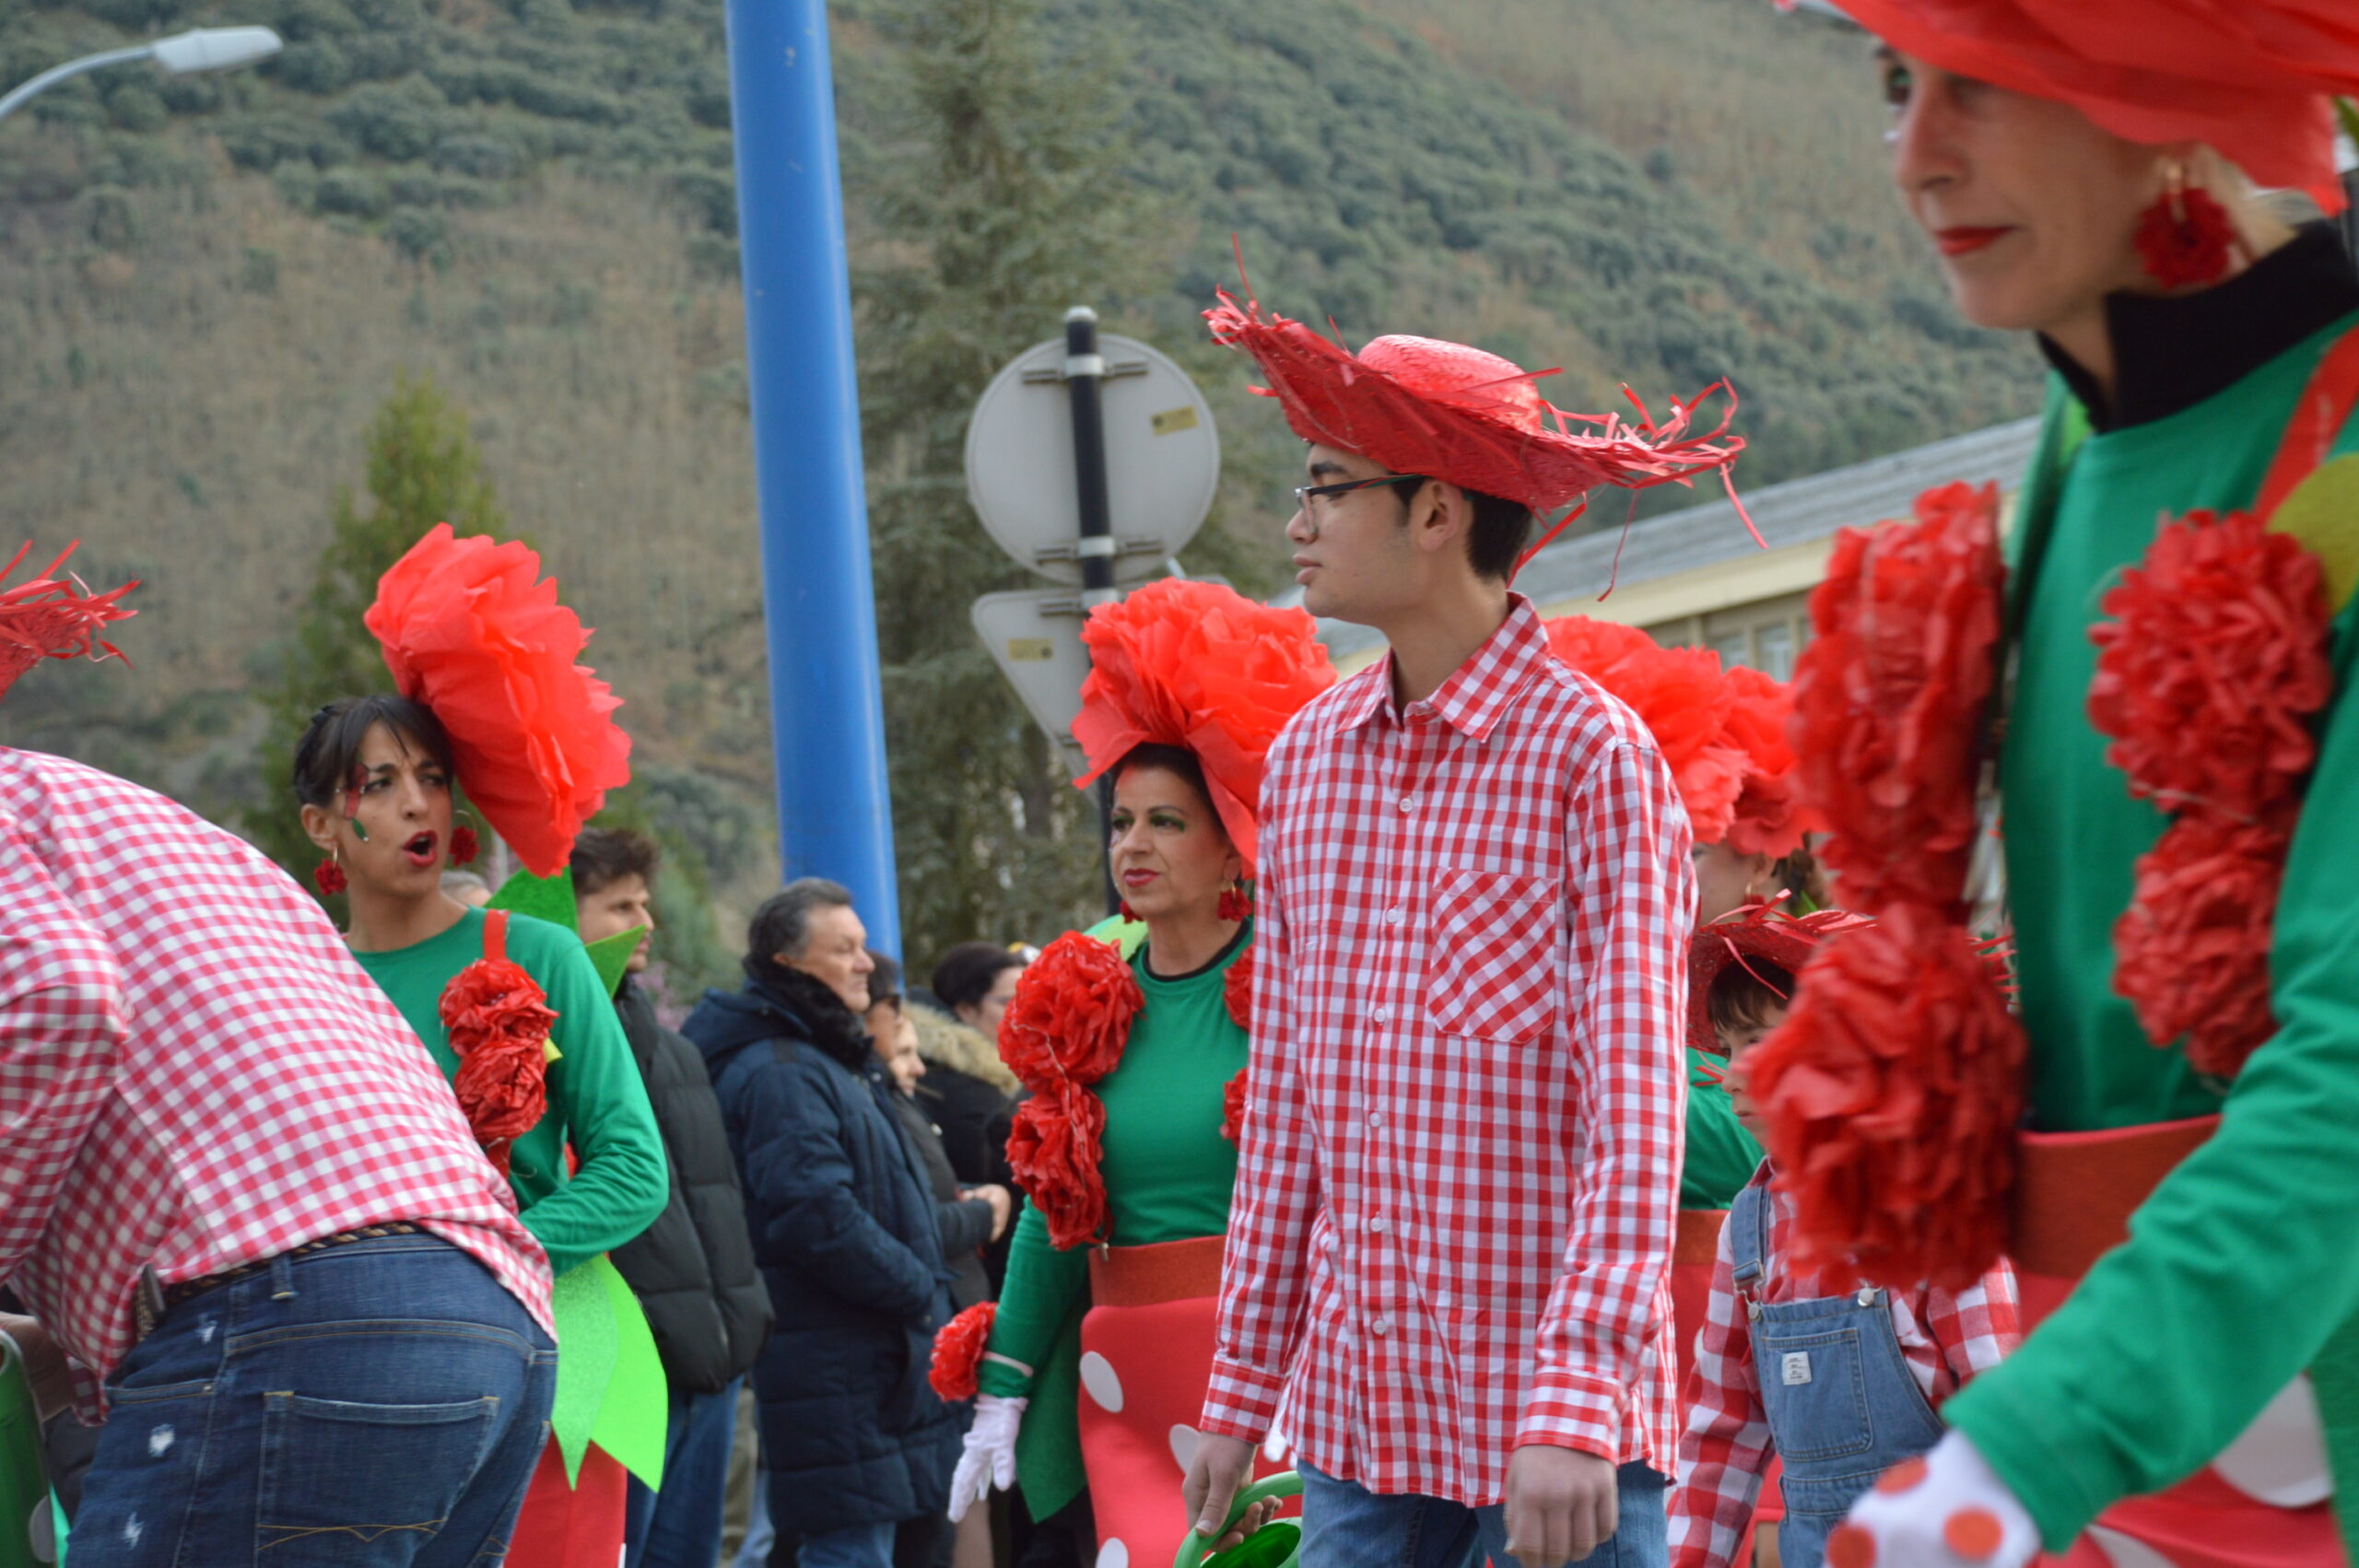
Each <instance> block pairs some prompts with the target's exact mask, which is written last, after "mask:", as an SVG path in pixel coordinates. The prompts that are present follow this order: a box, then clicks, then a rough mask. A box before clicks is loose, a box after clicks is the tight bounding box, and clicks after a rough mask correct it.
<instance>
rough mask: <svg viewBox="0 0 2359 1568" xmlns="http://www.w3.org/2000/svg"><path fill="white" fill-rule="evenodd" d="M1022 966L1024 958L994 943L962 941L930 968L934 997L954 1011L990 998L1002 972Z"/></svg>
mask: <svg viewBox="0 0 2359 1568" xmlns="http://www.w3.org/2000/svg"><path fill="white" fill-rule="evenodd" d="M1023 967H1024V960H1023V959H1021V958H1019V957H1017V956H1016V955H1015V954H1013V953H1010V952H1009V951H1008V950H1007V949H1005V948H1003V947H1002V946H1000V945H999V944H998V943H996V942H960V943H959V944H958V945H957V946H956V947H954V948H952V949H951V950H950V951H949V952H947V953H945V954H943V955H942V962H940V963H939V964H936V965H934V966H933V994H934V995H935V996H937V997H939V998H940V999H941V1000H942V1005H943V1006H945V1007H946V1008H948V1009H950V1010H951V1011H952V1012H957V1011H958V1009H960V1008H962V1007H964V1006H966V1005H967V1004H968V1002H975V1001H980V1000H983V998H985V997H987V996H989V995H991V994H992V984H993V983H994V982H995V981H997V980H998V978H999V977H1000V971H1001V970H1003V969H1021V968H1023Z"/></svg>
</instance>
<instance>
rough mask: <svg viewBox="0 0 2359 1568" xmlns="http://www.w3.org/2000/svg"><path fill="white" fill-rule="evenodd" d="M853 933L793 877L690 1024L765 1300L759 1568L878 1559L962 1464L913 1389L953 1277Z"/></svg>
mask: <svg viewBox="0 0 2359 1568" xmlns="http://www.w3.org/2000/svg"><path fill="white" fill-rule="evenodd" d="M866 939H867V932H866V930H864V928H863V926H862V924H861V921H860V917H859V916H858V915H857V914H855V913H854V912H853V910H852V907H851V895H850V894H849V893H847V892H845V891H844V889H842V888H841V887H839V886H837V885H836V884H835V883H830V882H823V881H820V880H819V879H817V878H816V877H806V878H804V879H803V880H802V881H800V882H796V883H791V884H790V885H789V886H788V887H787V889H786V890H785V891H784V892H783V893H780V894H778V895H774V896H773V897H771V898H770V899H769V901H768V902H767V903H765V904H764V905H763V906H762V907H760V908H759V909H757V910H756V911H755V913H754V919H753V923H752V929H751V930H750V932H749V934H748V940H747V944H746V945H747V952H746V955H745V976H746V979H745V989H743V990H739V991H731V992H722V991H712V992H708V993H707V994H706V997H705V1000H703V1001H702V1002H701V1003H699V1004H698V1008H697V1010H696V1012H694V1013H693V1014H691V1015H690V1017H689V1019H688V1022H687V1036H688V1037H689V1038H690V1039H692V1040H694V1041H695V1042H696V1043H697V1045H698V1048H699V1049H701V1050H702V1051H703V1052H704V1057H705V1065H706V1068H707V1069H708V1071H710V1073H711V1075H712V1081H713V1086H714V1089H715V1090H716V1092H717V1093H718V1094H720V1097H721V1108H722V1117H723V1118H724V1120H725V1121H726V1122H727V1124H728V1128H729V1142H730V1147H731V1148H732V1150H734V1152H735V1153H736V1156H737V1163H738V1168H739V1170H740V1172H741V1173H742V1174H743V1175H744V1176H745V1204H746V1211H747V1217H748V1219H749V1220H750V1221H751V1223H752V1227H753V1233H754V1248H755V1256H756V1258H757V1259H758V1260H759V1262H760V1264H761V1267H762V1277H763V1279H764V1280H765V1281H767V1282H768V1284H769V1289H770V1300H771V1301H772V1302H773V1303H774V1304H775V1305H776V1306H777V1309H778V1326H777V1328H776V1329H775V1331H774V1332H773V1333H772V1334H771V1336H770V1342H769V1347H768V1348H767V1349H766V1350H764V1351H763V1352H762V1355H761V1358H760V1359H759V1360H758V1361H757V1363H755V1366H754V1392H755V1395H756V1397H757V1400H758V1402H759V1405H760V1409H761V1425H762V1448H763V1454H764V1459H765V1463H766V1464H767V1466H768V1472H769V1510H770V1519H771V1521H772V1523H773V1524H774V1525H775V1526H776V1527H777V1529H778V1532H779V1548H778V1550H776V1551H774V1552H773V1554H772V1557H771V1561H772V1562H800V1564H801V1565H802V1568H889V1565H890V1564H891V1562H892V1560H893V1547H894V1531H895V1527H896V1526H897V1525H898V1524H899V1523H900V1522H901V1521H903V1520H926V1521H930V1522H939V1521H942V1520H943V1518H944V1513H943V1511H944V1508H945V1505H946V1504H947V1502H948V1494H949V1486H950V1471H951V1469H952V1467H953V1466H954V1465H955V1464H956V1462H957V1457H958V1447H959V1424H960V1423H959V1421H958V1417H957V1412H956V1411H954V1410H952V1409H951V1407H949V1406H947V1405H945V1404H944V1403H943V1402H942V1400H941V1399H939V1398H936V1397H935V1395H934V1392H933V1389H932V1388H931V1387H928V1386H927V1384H926V1369H927V1364H928V1362H929V1361H930V1359H931V1355H932V1351H933V1335H934V1331H935V1330H936V1329H938V1328H941V1326H942V1325H943V1324H944V1323H945V1322H946V1321H948V1319H949V1316H950V1293H949V1281H950V1274H949V1270H946V1269H945V1268H944V1267H943V1261H942V1244H941V1237H940V1234H939V1231H938V1228H937V1224H936V1218H935V1213H934V1205H933V1192H932V1190H931V1189H930V1188H929V1187H928V1186H927V1183H926V1176H925V1172H924V1171H923V1170H922V1169H921V1167H920V1165H919V1164H918V1161H917V1157H916V1155H915V1154H914V1153H911V1151H910V1146H909V1141H908V1140H907V1139H906V1138H904V1137H903V1136H902V1134H901V1131H900V1129H899V1127H898V1125H897V1124H896V1122H895V1120H894V1113H893V1110H892V1102H891V1100H890V1098H889V1096H890V1095H891V1094H893V1092H894V1091H893V1088H892V1085H891V1083H890V1082H889V1080H888V1079H887V1078H886V1074H885V1065H884V1063H882V1062H881V1061H879V1060H877V1059H876V1057H875V1055H874V1052H873V1050H872V1048H871V1047H870V1043H869V1039H868V1036H867V1033H866V1031H865V1030H863V1028H862V1027H861V1024H860V1019H859V1016H858V1014H859V1012H861V1011H863V1009H864V1008H865V1007H866V1004H867V1000H868V975H869V960H868V954H867V952H866V949H865V946H864V943H865V942H866ZM934 1527H936V1528H939V1527H942V1526H941V1525H940V1524H939V1523H936V1524H935V1526H934ZM798 1548H799V1549H800V1551H801V1556H800V1557H799V1558H798V1557H797V1556H796V1551H797V1550H798Z"/></svg>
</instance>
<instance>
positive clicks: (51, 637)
mask: <svg viewBox="0 0 2359 1568" xmlns="http://www.w3.org/2000/svg"><path fill="white" fill-rule="evenodd" d="M81 543H82V542H81V541H80V540H78V539H77V540H76V541H75V542H74V543H73V544H68V545H66V546H65V549H64V550H63V551H61V552H59V554H58V556H57V559H55V560H53V561H52V562H50V563H49V565H48V566H46V567H44V568H41V570H40V571H38V572H35V573H34V574H33V575H32V577H31V578H30V579H29V580H27V581H24V582H20V583H18V584H17V586H16V587H14V588H5V589H0V695H6V692H7V690H8V688H9V687H10V686H13V685H16V684H17V677H18V676H19V675H21V674H23V673H25V672H26V671H28V670H29V669H31V668H32V667H33V666H34V665H36V664H38V663H40V662H41V661H42V660H44V659H79V658H82V657H84V656H86V655H87V656H88V657H89V658H92V659H122V658H123V649H119V648H117V647H116V646H115V645H114V644H112V643H111V642H108V641H106V640H105V639H103V638H100V636H99V632H100V629H101V628H102V627H104V626H108V625H109V624H111V623H112V622H115V621H123V620H128V619H130V618H131V617H132V616H133V615H135V614H138V613H139V612H137V611H136V610H125V609H123V607H122V603H121V602H122V599H123V595H124V594H126V593H128V592H130V591H132V590H133V589H135V588H136V587H138V586H139V584H138V583H137V582H135V581H134V582H126V583H124V584H123V586H122V587H120V588H111V589H109V590H108V591H106V592H104V593H93V592H91V591H90V590H89V586H88V584H87V583H85V582H83V580H82V579H80V578H77V577H76V576H74V574H72V573H71V572H68V573H66V575H65V576H64V577H62V578H61V577H59V576H58V575H57V573H58V569H59V568H62V567H63V566H65V560H66V557H67V556H71V555H73V554H74V552H75V551H76V549H77V548H79V547H80V545H81ZM31 552H32V543H31V541H29V540H28V541H27V542H26V543H25V545H24V547H23V548H22V549H20V550H18V552H17V553H16V555H15V556H11V557H10V558H9V561H8V564H7V565H6V566H5V567H0V582H6V580H7V579H8V576H9V574H10V573H12V572H14V571H15V570H16V569H17V568H18V567H19V566H22V565H23V564H24V559H25V557H26V556H28V555H29V554H30V553H31ZM124 662H126V663H128V662H129V661H128V660H125V661H124Z"/></svg>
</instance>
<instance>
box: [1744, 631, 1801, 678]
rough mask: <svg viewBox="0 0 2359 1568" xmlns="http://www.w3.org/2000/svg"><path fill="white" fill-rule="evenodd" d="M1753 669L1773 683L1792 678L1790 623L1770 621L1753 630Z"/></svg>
mask: <svg viewBox="0 0 2359 1568" xmlns="http://www.w3.org/2000/svg"><path fill="white" fill-rule="evenodd" d="M1753 667H1754V668H1755V669H1756V670H1758V671H1760V672H1761V673H1763V674H1765V675H1766V676H1768V677H1769V678H1770V679H1771V680H1773V681H1786V680H1791V679H1792V678H1793V673H1794V627H1793V623H1792V622H1790V621H1770V622H1766V623H1765V624H1764V625H1761V626H1755V627H1754V628H1753Z"/></svg>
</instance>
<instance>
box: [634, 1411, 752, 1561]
mask: <svg viewBox="0 0 2359 1568" xmlns="http://www.w3.org/2000/svg"><path fill="white" fill-rule="evenodd" d="M742 1387H745V1379H744V1378H742V1377H741V1378H737V1379H735V1380H734V1381H733V1382H732V1383H731V1384H730V1385H729V1387H726V1388H723V1389H722V1390H721V1391H720V1392H718V1393H714V1394H691V1393H688V1392H687V1391H686V1390H685V1389H682V1388H678V1387H675V1388H674V1389H673V1390H672V1399H671V1408H670V1413H669V1415H668V1417H667V1418H666V1421H665V1424H664V1428H663V1490H662V1491H660V1492H656V1491H651V1490H649V1488H648V1486H647V1483H646V1482H644V1481H642V1480H639V1479H638V1478H637V1477H636V1476H634V1477H633V1478H631V1483H630V1504H629V1512H628V1515H626V1516H625V1524H624V1527H623V1540H624V1542H625V1544H626V1545H627V1547H628V1554H627V1555H626V1556H625V1557H624V1559H623V1563H624V1568H713V1563H714V1562H715V1560H716V1559H718V1558H719V1557H720V1556H721V1506H722V1492H724V1491H726V1490H727V1488H728V1484H729V1447H730V1445H731V1443H732V1442H734V1440H735V1438H736V1436H737V1390H738V1389H740V1388H742Z"/></svg>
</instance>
